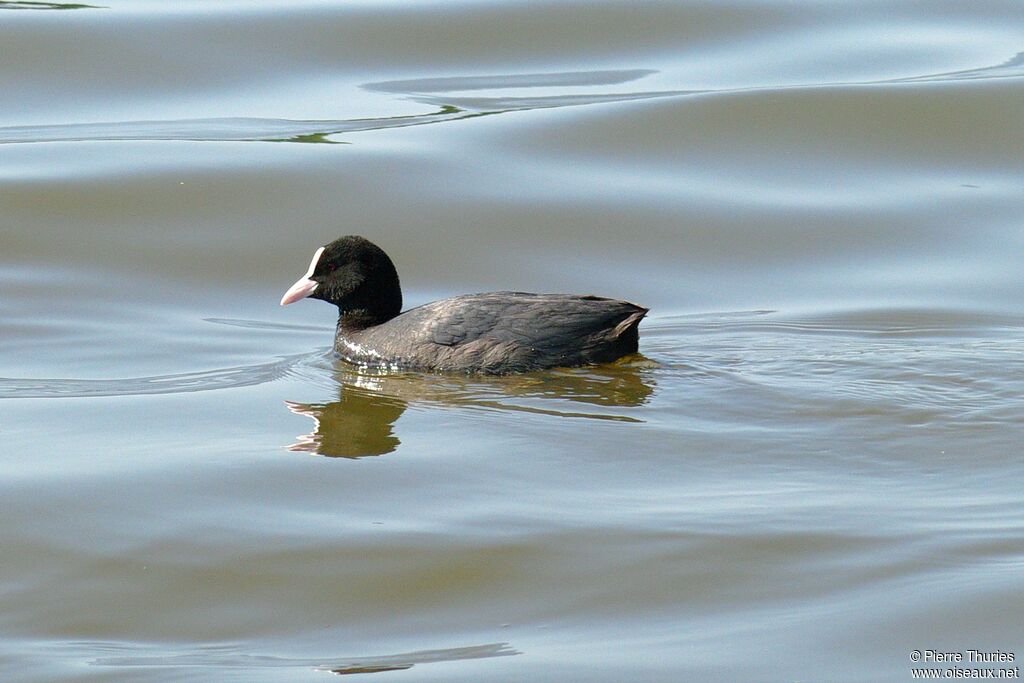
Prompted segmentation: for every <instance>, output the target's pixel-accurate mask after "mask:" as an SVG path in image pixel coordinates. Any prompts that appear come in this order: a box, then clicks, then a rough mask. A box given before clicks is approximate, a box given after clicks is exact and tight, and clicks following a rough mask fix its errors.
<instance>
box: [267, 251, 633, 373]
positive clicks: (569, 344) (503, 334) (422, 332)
mask: <svg viewBox="0 0 1024 683" xmlns="http://www.w3.org/2000/svg"><path fill="white" fill-rule="evenodd" d="M306 297H312V298H314V299H322V300H324V301H326V302H328V303H332V304H334V305H335V306H337V307H338V311H339V315H338V329H337V333H336V334H335V337H334V350H335V352H337V354H338V355H339V356H341V357H342V358H344V359H345V360H347V361H349V362H350V363H354V364H357V365H363V366H374V367H389V368H410V369H420V370H433V371H442V372H446V371H454V372H481V373H488V374H508V373H514V372H525V371H529V370H539V369H543V368H553V367H569V366H576V365H587V364H591V363H606V362H609V361H613V360H615V359H617V358H620V357H622V356H625V355H628V354H631V353H636V350H637V336H638V333H637V326H638V325H639V324H640V320H641V319H642V318H643V317H644V315H645V314H646V313H647V309H646V308H642V307H640V306H636V305H634V304H631V303H628V302H625V301H616V300H614V299H604V298H601V297H597V296H577V295H573V294H527V293H525V292H491V293H487V294H464V295H462V296H455V297H452V298H450V299H443V300H441V301H435V302H434V303H430V304H425V305H423V306H420V307H418V308H413V309H410V310H408V311H406V312H405V313H401V310H402V289H401V287H400V286H399V284H398V272H397V271H396V270H395V266H394V264H393V263H392V262H391V259H390V258H388V255H387V254H385V253H384V251H383V250H382V249H381V248H380V247H378V246H377V245H375V244H373V243H372V242H370V241H369V240H367V239H365V238H363V237H359V236H356V235H350V236H348V237H342V238H340V239H337V240H335V241H333V242H331V243H330V244H328V245H326V246H323V247H320V248H319V249H317V250H316V253H314V254H313V260H312V261H311V262H310V264H309V270H308V271H306V274H305V275H303V276H302V277H301V278H299V281H298V282H296V283H295V284H294V285H292V286H291V288H290V289H289V290H288V291H287V292H285V295H284V297H282V298H281V305H282V306H285V305H287V304H290V303H293V302H295V301H298V300H299V299H304V298H306Z"/></svg>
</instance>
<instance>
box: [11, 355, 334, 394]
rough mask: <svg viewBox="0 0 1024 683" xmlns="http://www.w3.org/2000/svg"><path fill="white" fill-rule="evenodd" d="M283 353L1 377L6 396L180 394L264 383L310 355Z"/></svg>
mask: <svg viewBox="0 0 1024 683" xmlns="http://www.w3.org/2000/svg"><path fill="white" fill-rule="evenodd" d="M319 354H320V352H317V353H316V354H308V353H303V354H296V355H291V356H281V357H279V358H277V359H275V360H272V361H268V362H265V363H256V364H253V365H240V366H236V367H230V368H218V369H215V370H202V371H198V372H184V373H179V374H173V375H156V376H151V377H131V378H126V379H20V378H11V377H0V399H3V398H98V397H103V396H142V395H146V394H179V393H190V392H196V391H213V390H216V389H233V388H236V387H247V386H253V385H256V384H263V383H265V382H271V381H273V380H276V379H279V378H281V377H283V376H284V375H285V374H286V373H287V372H288V371H289V369H290V368H291V367H292V366H294V365H295V364H296V363H298V362H300V361H302V360H303V359H306V358H309V357H310V355H319Z"/></svg>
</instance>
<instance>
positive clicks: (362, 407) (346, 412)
mask: <svg viewBox="0 0 1024 683" xmlns="http://www.w3.org/2000/svg"><path fill="white" fill-rule="evenodd" d="M285 405H287V406H288V410H290V411H292V412H293V413H295V414H296V415H305V416H306V417H311V418H313V421H314V422H315V423H316V424H315V425H314V428H313V432H312V433H310V434H307V435H305V436H300V437H298V439H299V441H298V442H297V443H295V444H293V445H291V446H289V447H288V450H291V451H306V452H309V453H319V454H320V455H327V456H331V457H342V458H361V457H363V456H366V455H384V454H385V453H390V452H391V451H393V450H395V449H396V448H398V444H399V443H400V442H399V440H398V437H397V436H395V435H394V434H393V433H392V429H391V428H392V425H393V424H394V422H395V420H397V419H398V418H399V416H400V415H401V414H402V413H403V412H405V402H404V401H402V400H400V399H397V398H394V397H392V396H384V395H377V394H374V393H372V392H364V391H362V390H360V389H359V388H357V387H353V386H344V387H343V388H342V391H341V396H340V398H339V400H337V401H332V402H331V403H320V404H305V403H295V402H292V401H285Z"/></svg>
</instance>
